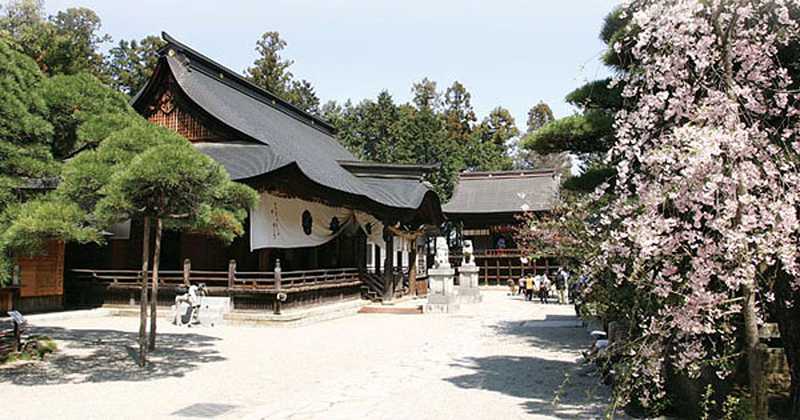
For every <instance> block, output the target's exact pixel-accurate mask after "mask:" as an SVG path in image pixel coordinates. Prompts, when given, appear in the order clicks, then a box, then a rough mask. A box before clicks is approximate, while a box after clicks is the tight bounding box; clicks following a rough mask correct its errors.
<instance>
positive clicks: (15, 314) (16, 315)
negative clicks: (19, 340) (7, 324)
mask: <svg viewBox="0 0 800 420" xmlns="http://www.w3.org/2000/svg"><path fill="white" fill-rule="evenodd" d="M7 313H8V316H10V317H11V319H13V320H14V323H16V324H17V325H20V324H24V323H25V317H24V316H22V314H21V313H19V312H18V311H8V312H7Z"/></svg>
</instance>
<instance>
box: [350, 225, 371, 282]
mask: <svg viewBox="0 0 800 420" xmlns="http://www.w3.org/2000/svg"><path fill="white" fill-rule="evenodd" d="M353 240H354V241H355V250H356V266H357V267H358V271H359V272H362V273H366V272H367V251H368V250H369V247H368V246H367V236H366V235H364V233H363V232H362V231H361V230H359V231H358V234H357V235H356V236H355V237H354V238H353Z"/></svg>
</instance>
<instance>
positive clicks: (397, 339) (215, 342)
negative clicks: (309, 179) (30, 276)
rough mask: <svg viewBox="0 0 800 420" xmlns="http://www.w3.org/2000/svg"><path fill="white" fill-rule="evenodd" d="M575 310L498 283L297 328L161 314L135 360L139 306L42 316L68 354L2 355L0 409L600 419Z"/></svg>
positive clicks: (33, 413)
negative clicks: (155, 345)
mask: <svg viewBox="0 0 800 420" xmlns="http://www.w3.org/2000/svg"><path fill="white" fill-rule="evenodd" d="M573 314H574V312H573V311H572V308H571V307H570V306H559V305H552V304H551V305H541V304H537V303H529V302H524V301H522V300H520V299H518V298H516V297H514V298H511V297H509V296H506V294H505V293H504V292H501V291H486V292H484V302H483V303H482V304H477V305H464V306H462V310H461V312H460V313H457V314H450V315H376V314H363V315H356V316H351V317H347V318H342V319H338V320H334V321H328V322H321V323H318V324H313V325H306V326H302V327H297V328H269V327H261V328H248V327H215V328H194V329H182V328H177V327H174V326H172V325H169V324H167V323H166V322H161V323H160V326H159V328H160V332H161V334H160V335H159V346H160V349H159V350H158V351H157V353H156V354H155V355H154V356H153V358H152V361H153V363H152V366H151V367H149V368H148V369H145V370H142V369H139V368H138V367H136V365H135V361H134V358H135V355H136V350H135V348H134V341H135V335H136V331H137V323H138V319H134V318H119V317H117V318H110V317H107V318H94V319H72V320H52V321H41V322H39V323H38V325H37V326H36V328H34V330H33V332H34V333H42V334H47V335H50V336H52V337H53V338H55V339H57V341H58V342H59V348H60V350H59V353H58V354H57V355H56V356H54V357H53V358H52V359H50V360H49V361H48V362H44V363H31V364H24V365H15V366H10V367H3V368H0V395H2V401H3V403H2V409H1V410H0V417H3V418H9V419H28V418H30V419H43V418H58V419H107V418H130V419H144V418H148V419H152V418H169V417H173V418H175V417H178V416H181V415H197V416H200V415H203V414H205V415H206V418H208V417H209V416H213V415H214V414H218V415H217V416H216V418H269V419H326V420H327V419H331V420H333V419H514V418H563V419H573V418H596V417H598V418H599V417H602V416H603V413H604V410H605V406H606V400H607V395H608V391H607V390H606V389H605V388H604V387H603V386H599V385H597V383H596V380H595V379H594V377H593V376H592V375H591V373H590V372H589V370H590V369H589V368H586V367H581V366H580V364H579V363H578V362H577V361H578V359H579V355H580V351H581V350H583V349H585V348H586V347H587V346H588V345H589V343H590V339H589V338H588V335H587V334H586V331H585V330H584V329H583V328H580V327H579V326H578V325H579V323H578V322H577V320H576V319H575V318H574V316H573ZM559 390H560V391H559ZM557 391H558V394H559V403H558V404H557V405H554V404H553V401H554V398H555V396H556V393H557ZM195 404H219V405H222V406H204V405H200V406H196V405H195ZM215 409H216V410H217V411H216V412H215V411H214V410H215ZM182 410H183V411H182Z"/></svg>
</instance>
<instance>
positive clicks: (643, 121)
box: [595, 0, 800, 418]
mask: <svg viewBox="0 0 800 420" xmlns="http://www.w3.org/2000/svg"><path fill="white" fill-rule="evenodd" d="M623 7H624V9H623V10H624V13H628V14H629V17H630V18H631V21H630V28H629V31H628V34H627V36H626V37H625V38H624V39H621V40H619V41H618V42H617V44H616V46H615V48H617V51H618V52H619V53H620V54H622V53H625V54H630V55H631V56H632V57H633V58H634V62H635V64H634V66H633V67H632V68H631V69H630V71H628V72H626V73H625V74H624V75H621V76H620V78H619V80H617V82H621V83H622V84H623V85H624V90H623V96H624V97H625V98H626V100H627V101H630V102H632V105H633V106H630V107H626V110H624V111H620V112H619V113H618V114H617V116H616V122H615V128H616V132H617V138H618V141H617V144H616V145H615V146H614V147H613V148H612V150H611V151H610V153H609V157H608V159H609V160H610V162H612V163H614V164H615V166H616V170H617V177H616V179H615V184H614V186H613V187H609V186H604V187H601V190H600V191H599V192H598V195H599V194H602V193H610V196H611V197H613V199H612V200H611V203H610V204H609V205H608V207H607V208H606V212H605V214H604V216H603V218H602V220H601V225H602V226H603V227H604V229H605V230H606V231H607V232H608V236H607V239H605V240H604V241H603V242H602V243H601V247H600V253H599V258H597V259H595V271H596V272H597V273H598V275H597V276H596V277H598V278H601V277H604V276H605V278H610V279H611V280H612V281H613V282H614V283H615V284H616V285H617V286H619V287H621V288H628V289H632V290H633V291H634V292H635V293H636V295H637V302H638V307H636V308H631V313H630V317H629V319H628V320H627V323H628V326H629V329H630V332H631V336H630V339H629V340H626V347H625V352H626V354H627V356H629V357H627V358H626V359H625V360H626V361H625V362H624V364H623V365H621V367H620V369H618V370H619V372H618V373H620V381H621V382H620V383H618V384H617V387H616V389H615V393H616V396H617V398H618V400H619V401H620V402H622V403H627V402H629V401H631V399H632V398H633V397H634V396H635V397H636V399H637V400H638V401H639V402H640V403H641V404H643V405H644V406H648V405H652V404H655V403H656V402H658V401H661V400H663V399H664V397H665V388H664V383H665V366H670V367H671V368H676V369H679V370H681V371H683V372H684V373H687V374H689V375H690V376H693V377H696V376H698V375H699V374H700V372H701V370H704V369H708V368H714V369H715V371H716V373H717V374H718V375H719V376H720V377H726V376H728V375H731V374H732V370H733V368H732V366H733V365H732V363H726V361H729V360H730V359H732V358H735V357H736V355H737V354H738V353H739V352H743V353H744V354H745V355H746V359H747V365H748V379H749V382H750V393H751V400H752V409H753V414H755V417H756V418H765V413H766V412H765V410H766V401H765V400H764V397H763V392H762V391H763V387H762V385H761V382H762V379H761V378H762V373H761V372H760V369H761V368H760V366H761V365H760V363H759V351H758V346H759V344H758V325H759V323H760V322H762V315H763V311H764V305H765V304H766V303H767V302H769V301H770V300H774V299H783V298H784V297H783V296H776V295H775V294H774V293H773V292H774V291H773V290H772V288H771V286H770V285H771V281H770V277H771V276H775V275H776V273H779V274H780V275H783V276H788V277H789V278H791V279H792V287H793V288H797V287H800V282H799V281H798V280H797V279H798V278H799V277H798V274H800V272H798V269H799V268H800V267H798V257H799V256H800V255H799V252H798V238H800V225H799V224H798V220H797V217H798V215H797V211H798V208H800V195H799V194H800V175H799V174H798V166H797V165H798V152H800V142H798V134H800V131H799V129H800V125H799V123H800V118H798V116H799V115H800V108H798V91H797V83H796V81H794V80H792V78H791V77H790V72H789V70H787V68H786V66H785V63H782V62H781V60H780V58H779V56H780V55H779V51H781V50H782V49H783V48H786V47H787V46H788V45H790V44H795V43H797V42H798V40H799V39H800V38H799V37H800V33H799V32H798V22H797V20H796V17H797V14H796V12H797V11H798V5H797V3H796V2H795V1H790V0H786V1H784V0H738V1H728V0H709V1H697V0H633V1H628V2H627V3H626V4H625V5H624V6H623ZM623 49H624V51H623ZM794 392H795V393H797V392H798V390H797V385H796V384H795V386H794Z"/></svg>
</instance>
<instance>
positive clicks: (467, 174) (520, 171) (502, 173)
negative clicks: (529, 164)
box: [458, 169, 556, 180]
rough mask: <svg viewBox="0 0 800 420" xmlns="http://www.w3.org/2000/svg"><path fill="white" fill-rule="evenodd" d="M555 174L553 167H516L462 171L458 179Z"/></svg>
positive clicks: (529, 176) (527, 176) (528, 176)
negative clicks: (505, 169)
mask: <svg viewBox="0 0 800 420" xmlns="http://www.w3.org/2000/svg"><path fill="white" fill-rule="evenodd" d="M555 174H556V170H555V169H530V170H524V169H518V170H510V171H485V172H462V173H460V174H458V177H459V179H467V180H469V179H488V178H523V177H524V178H531V177H545V176H553V175H555Z"/></svg>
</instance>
